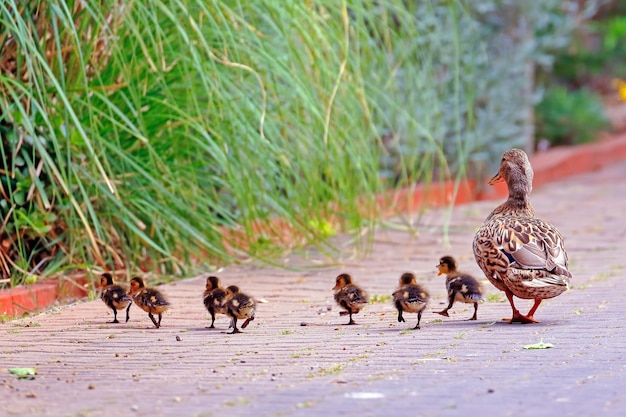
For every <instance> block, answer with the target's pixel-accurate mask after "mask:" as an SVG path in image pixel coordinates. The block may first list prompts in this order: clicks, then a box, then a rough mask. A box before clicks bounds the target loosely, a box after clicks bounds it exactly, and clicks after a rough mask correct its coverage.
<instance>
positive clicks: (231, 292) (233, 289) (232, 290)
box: [226, 285, 239, 297]
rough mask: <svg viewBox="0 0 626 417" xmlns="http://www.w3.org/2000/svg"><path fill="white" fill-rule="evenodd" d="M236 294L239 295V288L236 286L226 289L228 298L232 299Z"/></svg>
mask: <svg viewBox="0 0 626 417" xmlns="http://www.w3.org/2000/svg"><path fill="white" fill-rule="evenodd" d="M235 294H239V287H238V286H236V285H231V286H229V287H227V288H226V296H227V297H232V296H233V295H235Z"/></svg>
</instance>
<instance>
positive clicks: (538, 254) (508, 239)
mask: <svg viewBox="0 0 626 417" xmlns="http://www.w3.org/2000/svg"><path fill="white" fill-rule="evenodd" d="M532 180H533V169H532V167H531V165H530V162H529V161H528V156H527V155H526V153H525V152H524V151H522V150H520V149H511V150H509V151H506V152H505V153H504V155H503V156H502V161H501V162H500V169H499V171H498V173H497V174H496V175H495V176H494V177H493V178H492V179H491V180H490V181H489V184H491V185H493V184H495V183H497V182H500V181H506V184H507V186H508V189H509V198H508V199H507V200H506V201H505V202H504V203H502V204H501V205H499V206H498V207H496V208H495V209H494V210H493V211H492V212H491V214H489V216H487V219H486V220H485V222H484V223H483V225H482V226H481V227H480V229H478V231H477V232H476V235H475V236H474V242H473V248H474V257H475V258H476V262H477V263H478V266H479V267H480V269H482V271H483V272H484V273H485V276H486V277H487V279H489V282H491V283H492V284H493V285H495V287H496V288H498V289H499V290H501V291H504V293H505V294H506V297H507V299H508V300H509V303H510V305H511V309H512V310H513V315H512V317H511V318H510V319H506V320H507V321H508V322H509V323H513V322H518V323H536V322H537V320H535V317H534V315H535V312H536V311H537V308H538V307H539V304H541V301H542V300H544V299H548V298H553V297H556V296H557V295H559V294H561V293H563V292H564V291H565V290H567V289H568V287H569V282H570V279H571V278H572V274H571V273H570V272H569V271H568V267H567V253H566V252H565V247H564V245H563V237H562V236H561V233H559V231H558V230H557V229H556V227H554V226H553V225H552V224H550V223H548V222H546V221H544V220H541V219H539V218H536V217H535V210H534V209H533V207H532V205H531V204H530V201H529V198H528V196H529V194H530V192H531V190H532ZM513 296H516V297H519V298H524V299H531V300H534V301H535V302H534V304H533V306H532V308H531V309H530V311H529V312H528V314H526V315H523V314H521V313H520V312H519V310H518V309H517V308H516V307H515V303H514V301H513Z"/></svg>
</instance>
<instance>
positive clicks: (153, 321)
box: [148, 313, 159, 329]
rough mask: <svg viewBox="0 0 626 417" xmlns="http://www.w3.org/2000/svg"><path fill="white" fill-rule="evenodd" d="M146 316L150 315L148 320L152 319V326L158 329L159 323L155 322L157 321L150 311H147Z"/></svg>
mask: <svg viewBox="0 0 626 417" xmlns="http://www.w3.org/2000/svg"><path fill="white" fill-rule="evenodd" d="M148 317H150V320H152V323H154V327H156V328H157V329H158V328H159V323H157V321H156V320H155V319H154V316H153V315H152V313H148Z"/></svg>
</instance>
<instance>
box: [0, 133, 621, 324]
mask: <svg viewBox="0 0 626 417" xmlns="http://www.w3.org/2000/svg"><path fill="white" fill-rule="evenodd" d="M623 160H626V132H623V133H620V134H616V135H614V136H612V137H611V138H610V139H606V140H603V141H600V142H596V143H590V144H585V145H579V146H574V147H562V148H553V149H550V150H549V151H547V152H543V153H540V154H537V155H534V156H533V157H532V158H531V162H532V165H533V169H534V171H535V178H534V181H533V185H534V186H535V187H540V186H542V185H543V184H547V183H550V182H554V181H558V180H560V179H563V178H566V177H569V176H571V175H576V174H581V173H584V172H590V171H595V170H598V169H600V168H602V167H603V166H605V165H609V164H613V163H616V162H619V161H623ZM494 174H495V172H494ZM454 190H455V182H453V181H446V182H444V183H439V184H430V185H427V186H416V187H411V188H405V189H401V190H396V191H392V192H389V193H385V194H382V195H380V196H378V197H377V202H378V205H379V207H381V208H384V210H383V212H389V213H393V212H395V213H397V212H411V211H416V210H419V209H420V207H423V206H427V207H443V206H446V205H450V204H451V203H452V197H453V195H454ZM506 195H507V189H506V185H505V184H503V183H500V184H497V185H496V186H495V187H487V188H486V187H484V186H483V185H482V184H477V183H476V181H474V180H463V181H460V182H459V184H458V186H457V191H456V195H455V197H454V204H455V205H459V204H464V203H469V202H472V201H477V200H486V199H496V198H504V197H506ZM87 285H88V284H87V281H86V280H85V279H84V278H82V279H74V280H70V279H59V280H56V279H55V280H46V281H43V282H40V283H35V284H32V285H25V286H19V287H15V288H11V289H8V290H2V291H0V316H7V317H11V318H12V317H16V316H19V315H23V314H25V313H31V312H34V311H38V310H41V309H44V308H46V307H49V306H50V305H52V304H53V303H54V302H55V301H56V300H60V299H67V298H70V297H75V298H82V297H85V296H86V295H87V293H88V289H87Z"/></svg>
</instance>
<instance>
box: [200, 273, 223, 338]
mask: <svg viewBox="0 0 626 417" xmlns="http://www.w3.org/2000/svg"><path fill="white" fill-rule="evenodd" d="M202 297H203V299H204V306H205V307H206V309H207V311H208V312H209V314H210V315H211V325H210V326H209V328H210V329H214V328H215V325H214V323H215V313H219V314H226V308H225V306H224V301H225V300H226V290H225V289H224V288H222V287H221V285H220V279H219V278H218V277H216V276H210V277H208V278H207V279H206V289H205V290H204V295H203V296H202Z"/></svg>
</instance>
